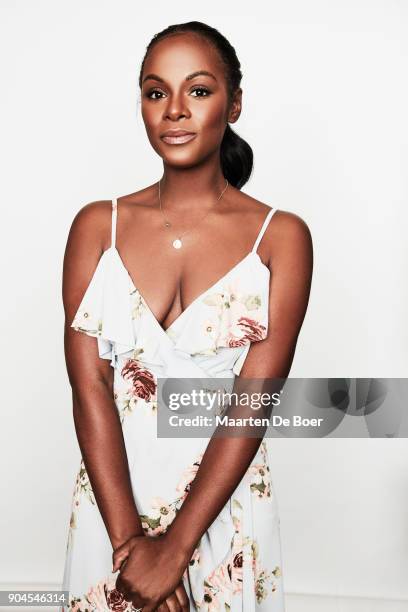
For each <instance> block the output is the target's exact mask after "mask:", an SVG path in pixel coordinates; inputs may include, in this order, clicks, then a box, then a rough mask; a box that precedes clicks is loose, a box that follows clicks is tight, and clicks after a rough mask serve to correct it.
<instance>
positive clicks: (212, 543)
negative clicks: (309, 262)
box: [61, 198, 284, 612]
mask: <svg viewBox="0 0 408 612" xmlns="http://www.w3.org/2000/svg"><path fill="white" fill-rule="evenodd" d="M276 210H277V209H275V208H274V209H271V210H270V211H269V212H268V214H267V216H266V218H265V220H264V223H263V225H262V227H261V230H260V232H259V234H258V236H257V239H256V241H255V244H254V246H253V249H252V250H251V251H250V252H249V253H248V254H247V255H246V256H245V257H243V259H241V260H240V261H239V262H238V264H236V265H235V266H234V267H233V268H232V269H230V270H229V271H228V272H227V273H226V274H225V275H224V276H223V277H222V278H220V279H219V280H218V281H217V282H216V283H214V284H213V285H212V286H211V287H209V288H208V289H207V290H206V291H204V292H203V293H202V294H201V295H199V296H198V297H197V299H196V300H194V302H193V303H192V304H190V306H188V307H187V309H186V310H184V311H183V312H182V314H181V315H180V316H179V317H178V318H177V319H176V320H175V321H174V322H173V323H172V324H171V325H170V327H169V328H168V329H166V330H165V329H164V328H163V327H162V326H161V325H160V324H159V322H158V321H157V319H156V318H155V316H154V315H153V313H152V311H151V310H150V308H149V306H148V304H147V303H146V301H145V300H144V298H143V296H142V295H141V294H140V292H139V291H138V289H137V287H135V285H134V283H133V281H132V278H131V276H130V274H129V272H128V271H127V269H126V268H125V266H124V263H123V261H122V260H121V257H120V255H119V252H118V250H117V249H116V246H115V238H116V219H117V200H116V198H115V199H114V200H113V201H112V244H111V246H110V247H109V248H108V249H107V250H106V251H105V252H104V253H103V254H102V256H101V258H100V260H99V262H98V264H97V266H96V269H95V271H94V274H93V277H92V279H91V281H90V283H89V285H88V288H87V290H86V292H85V294H84V296H83V298H82V301H81V304H80V305H79V308H78V311H77V313H76V315H75V317H74V320H73V322H72V323H71V327H73V328H74V329H75V330H77V331H79V332H83V333H85V334H87V335H89V336H93V337H95V338H96V339H97V343H98V350H99V356H100V357H101V358H102V359H109V360H110V364H111V366H112V367H113V368H114V400H115V404H116V407H117V410H118V413H119V416H120V421H121V424H122V428H123V434H124V440H125V445H126V451H127V458H128V463H129V469H130V475H131V482H132V489H133V493H134V497H135V501H136V505H137V508H138V511H139V514H140V515H141V520H142V525H143V529H144V531H145V534H146V535H147V536H152V537H154V536H156V535H159V534H161V533H164V532H165V531H166V529H167V527H168V526H169V525H170V524H171V522H172V521H173V520H174V518H175V517H176V514H177V512H178V510H179V509H180V507H181V505H182V503H183V500H184V499H185V498H186V496H187V495H188V491H189V487H190V483H191V482H192V480H193V479H194V477H195V474H196V472H197V470H198V468H199V466H200V461H201V458H202V456H203V454H204V451H205V447H206V446H207V444H208V442H209V440H210V438H208V437H207V438H205V439H203V438H187V439H186V438H181V437H179V438H176V439H171V438H158V437H157V431H156V424H157V423H156V420H157V395H156V388H157V378H158V377H181V378H189V377H191V378H200V379H201V378H203V377H222V378H229V379H233V378H234V377H235V375H239V373H240V370H241V368H242V365H243V363H244V361H245V358H246V355H247V353H248V350H249V348H250V346H251V343H252V342H257V341H259V340H262V339H264V338H265V337H266V336H267V333H268V297H269V280H270V272H269V268H268V267H267V266H265V264H263V263H262V260H261V258H260V257H259V255H258V253H257V249H258V245H259V243H260V241H261V239H262V236H263V234H264V232H265V230H266V228H267V225H268V223H269V221H270V220H271V218H272V216H273V214H274V213H275V211H276ZM117 576H118V572H116V573H115V574H113V573H112V546H111V543H110V540H109V537H108V534H107V531H106V528H105V525H104V523H103V520H102V517H101V515H100V512H99V509H98V506H97V504H96V502H95V498H94V495H93V492H92V488H91V485H90V482H89V479H88V475H87V472H86V469H85V466H84V463H83V460H81V462H80V466H79V470H78V474H77V477H76V483H75V487H74V491H73V499H72V513H71V520H70V525H69V530H68V539H67V548H66V560H65V569H64V576H63V583H62V589H63V590H67V591H69V599H70V602H69V605H68V606H65V607H64V608H61V610H64V612H65V611H67V610H69V611H70V612H85V611H87V612H95V611H98V612H99V611H106V612H107V611H109V610H114V611H116V612H119V611H120V612H129V611H130V610H131V606H130V604H128V603H127V602H126V601H124V599H123V597H122V595H121V594H120V593H119V591H117V590H116V588H115V582H116V578H117ZM183 581H184V585H185V588H186V591H187V593H188V596H189V600H190V610H199V611H211V612H218V611H222V612H227V611H228V612H266V611H268V612H284V594H283V591H284V589H283V578H282V564H281V543H280V532H279V514H278V505H277V500H276V496H275V493H274V489H273V485H272V480H271V473H270V467H269V461H268V453H267V447H266V443H265V440H263V441H262V443H261V445H260V447H259V450H258V452H257V454H256V456H255V457H254V459H253V460H252V462H251V465H250V467H249V468H248V470H247V471H246V473H245V475H244V477H243V478H242V480H241V482H240V484H239V485H238V487H237V488H236V490H235V491H234V493H233V494H232V496H231V498H230V499H229V501H228V503H227V504H226V505H225V507H224V508H223V509H222V511H221V512H220V514H219V515H218V517H217V518H216V519H215V521H214V522H213V523H212V524H211V526H210V527H209V528H208V530H207V531H206V533H205V534H204V535H203V537H202V538H201V540H200V542H199V543H198V545H197V547H196V549H195V551H194V554H193V555H192V558H191V560H190V562H189V565H188V567H187V568H186V570H185V572H184V576H183Z"/></svg>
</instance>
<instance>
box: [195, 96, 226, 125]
mask: <svg viewBox="0 0 408 612" xmlns="http://www.w3.org/2000/svg"><path fill="white" fill-rule="evenodd" d="M194 115H195V118H196V120H197V123H198V124H199V126H200V127H201V129H202V130H203V131H205V130H211V131H213V130H214V131H218V130H221V129H223V127H225V123H226V114H225V111H224V109H223V108H220V105H219V104H217V103H214V104H211V103H207V104H204V103H202V106H200V105H199V104H197V108H196V109H195V113H194Z"/></svg>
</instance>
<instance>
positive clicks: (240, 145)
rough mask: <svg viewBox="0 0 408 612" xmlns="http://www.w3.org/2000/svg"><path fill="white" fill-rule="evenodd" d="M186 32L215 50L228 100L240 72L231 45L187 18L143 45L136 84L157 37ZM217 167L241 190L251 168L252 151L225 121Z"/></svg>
mask: <svg viewBox="0 0 408 612" xmlns="http://www.w3.org/2000/svg"><path fill="white" fill-rule="evenodd" d="M186 32H194V33H196V34H199V35H200V36H203V37H204V38H205V39H206V40H208V41H209V42H210V43H211V44H212V45H213V46H214V47H215V49H216V50H217V51H218V53H219V55H220V57H221V60H222V62H223V64H224V66H225V77H226V81H227V91H228V99H229V102H231V101H232V96H233V94H234V92H235V91H236V90H237V89H238V88H239V86H240V83H241V79H242V72H241V64H240V62H239V60H238V57H237V54H236V52H235V49H234V47H233V46H232V45H231V44H230V43H229V41H228V40H227V39H226V38H225V36H223V35H222V34H221V33H220V32H219V31H218V30H216V29H215V28H212V27H211V26H209V25H207V24H205V23H202V22H201V21H189V22H187V23H178V24H174V25H171V26H168V27H167V28H165V29H164V30H162V31H161V32H158V33H157V34H155V35H154V36H153V38H152V39H151V41H150V43H149V44H148V45H147V47H146V53H145V56H144V58H143V61H142V65H141V68H140V74H139V87H140V88H142V73H143V68H144V64H145V61H146V57H147V55H148V53H149V51H150V49H151V48H152V47H153V46H154V45H155V44H156V43H157V42H159V41H160V40H163V38H166V37H167V36H171V35H173V34H180V33H186ZM220 158H221V168H222V172H223V174H224V176H225V178H226V179H228V182H229V183H231V185H233V186H234V187H237V189H241V187H242V186H243V185H245V183H246V182H247V181H248V179H249V177H250V176H251V172H252V167H253V153H252V149H251V147H250V146H249V144H248V143H247V142H246V141H245V140H244V139H243V138H241V137H240V136H238V134H237V133H236V132H234V130H232V128H231V127H230V125H229V124H227V127H226V129H225V132H224V137H223V139H222V142H221V152H220Z"/></svg>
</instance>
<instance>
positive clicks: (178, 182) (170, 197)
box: [160, 163, 226, 213]
mask: <svg viewBox="0 0 408 612" xmlns="http://www.w3.org/2000/svg"><path fill="white" fill-rule="evenodd" d="M225 185H226V179H225V177H224V175H223V174H222V171H221V166H220V164H219V163H217V164H208V165H206V166H194V167H192V168H177V167H174V166H168V165H166V164H164V171H163V176H162V178H161V181H160V193H161V200H162V205H163V207H164V208H166V210H172V211H178V212H180V213H183V212H185V211H187V210H191V209H193V208H197V209H200V210H203V209H206V208H211V207H212V206H214V203H215V202H216V200H217V198H218V197H219V195H220V194H221V192H222V190H223V189H224V188H225Z"/></svg>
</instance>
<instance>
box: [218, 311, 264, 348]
mask: <svg viewBox="0 0 408 612" xmlns="http://www.w3.org/2000/svg"><path fill="white" fill-rule="evenodd" d="M237 329H239V330H240V331H239V334H238V335H234V332H236V330H237ZM266 331H267V330H266V327H265V325H262V324H261V323H259V322H258V321H255V319H250V318H249V317H240V318H239V319H238V321H237V323H236V325H235V326H234V328H232V329H230V332H229V336H228V338H227V343H228V344H227V345H228V346H230V347H234V346H243V345H244V344H248V342H257V341H258V340H263V339H264V338H265V337H266Z"/></svg>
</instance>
